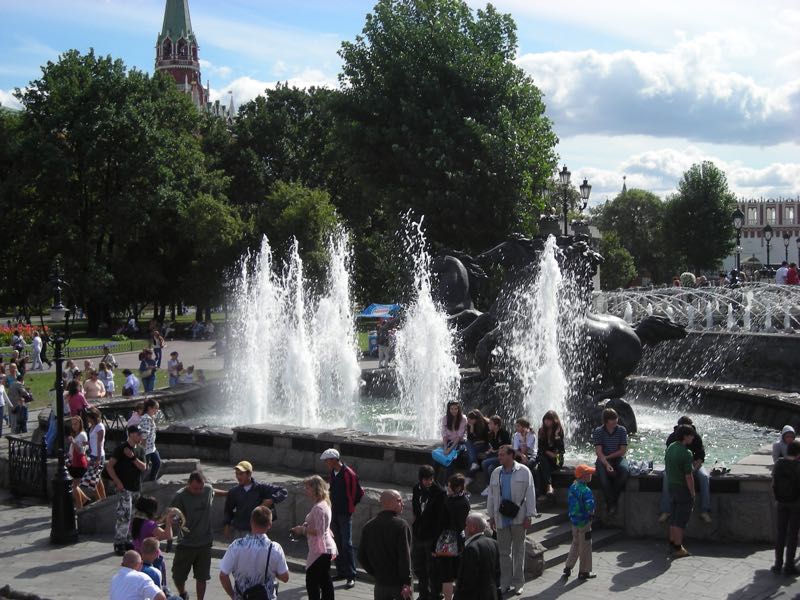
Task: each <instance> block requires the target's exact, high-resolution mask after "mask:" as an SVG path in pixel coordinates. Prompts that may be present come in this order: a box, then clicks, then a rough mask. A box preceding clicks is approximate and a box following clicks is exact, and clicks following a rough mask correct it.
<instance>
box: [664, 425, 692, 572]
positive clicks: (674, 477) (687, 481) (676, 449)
mask: <svg viewBox="0 0 800 600" xmlns="http://www.w3.org/2000/svg"><path fill="white" fill-rule="evenodd" d="M693 439H694V429H693V428H692V426H691V425H678V428H677V429H676V430H675V441H674V442H672V443H671V444H670V445H669V448H667V452H666V454H665V455H664V462H665V464H666V471H667V482H668V484H669V496H670V502H671V509H672V510H671V513H672V518H671V519H670V522H669V544H670V548H671V549H672V557H673V558H683V557H684V556H689V552H688V551H687V550H686V548H684V547H683V532H684V531H685V530H686V524H687V523H688V522H689V517H691V516H692V505H693V504H694V494H695V492H694V476H693V475H692V460H693V457H692V451H691V450H689V446H691V444H692V440H693Z"/></svg>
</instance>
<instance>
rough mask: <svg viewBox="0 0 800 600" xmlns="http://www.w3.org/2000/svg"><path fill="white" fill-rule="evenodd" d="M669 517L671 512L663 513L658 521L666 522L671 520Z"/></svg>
mask: <svg viewBox="0 0 800 600" xmlns="http://www.w3.org/2000/svg"><path fill="white" fill-rule="evenodd" d="M703 514H705V513H703ZM669 517H670V514H669V513H661V514H660V515H659V516H658V522H659V523H666V522H667V521H668V520H669Z"/></svg>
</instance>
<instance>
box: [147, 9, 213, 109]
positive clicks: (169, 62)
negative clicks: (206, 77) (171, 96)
mask: <svg viewBox="0 0 800 600" xmlns="http://www.w3.org/2000/svg"><path fill="white" fill-rule="evenodd" d="M197 51H198V46H197V38H195V36H194V31H193V30H192V20H191V17H190V16H189V0H167V5H166V8H165V9H164V26H163V27H162V28H161V33H160V34H159V36H158V42H157V43H156V71H166V72H167V73H169V74H170V75H172V78H173V79H174V80H175V83H176V85H177V86H178V89H179V90H180V91H182V92H184V93H185V94H188V95H189V96H191V98H192V102H194V104H195V105H196V106H197V108H198V109H200V110H204V109H205V108H206V102H208V90H206V89H204V88H203V83H202V80H201V78H200V62H199V60H198V53H197Z"/></svg>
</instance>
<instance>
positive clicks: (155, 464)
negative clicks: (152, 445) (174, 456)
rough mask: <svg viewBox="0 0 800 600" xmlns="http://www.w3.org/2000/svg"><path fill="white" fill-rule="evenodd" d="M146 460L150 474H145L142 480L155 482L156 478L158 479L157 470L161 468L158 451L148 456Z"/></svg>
mask: <svg viewBox="0 0 800 600" xmlns="http://www.w3.org/2000/svg"><path fill="white" fill-rule="evenodd" d="M146 458H147V460H148V462H149V463H150V473H148V474H147V476H146V477H145V478H144V480H145V481H155V480H156V477H158V470H159V469H160V468H161V455H160V454H159V453H158V450H156V451H155V452H151V453H150V454H148V455H147V456H146Z"/></svg>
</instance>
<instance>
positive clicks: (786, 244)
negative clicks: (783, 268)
mask: <svg viewBox="0 0 800 600" xmlns="http://www.w3.org/2000/svg"><path fill="white" fill-rule="evenodd" d="M790 239H792V236H791V235H789V232H788V231H784V232H783V251H784V258H783V260H785V261H786V262H787V263H788V262H789V240H790Z"/></svg>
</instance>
